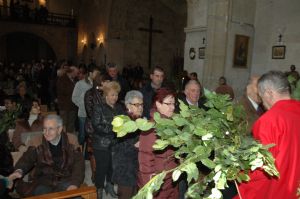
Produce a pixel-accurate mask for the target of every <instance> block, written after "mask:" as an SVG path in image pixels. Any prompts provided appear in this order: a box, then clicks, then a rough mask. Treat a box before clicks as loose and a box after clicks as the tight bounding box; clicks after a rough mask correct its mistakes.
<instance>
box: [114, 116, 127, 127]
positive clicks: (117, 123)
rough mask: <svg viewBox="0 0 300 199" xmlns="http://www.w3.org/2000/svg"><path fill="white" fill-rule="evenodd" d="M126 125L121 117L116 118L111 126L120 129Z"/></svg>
mask: <svg viewBox="0 0 300 199" xmlns="http://www.w3.org/2000/svg"><path fill="white" fill-rule="evenodd" d="M123 123H124V120H123V119H122V117H120V116H116V117H114V119H113V121H112V122H111V124H112V125H113V126H114V127H120V126H122V125H123Z"/></svg>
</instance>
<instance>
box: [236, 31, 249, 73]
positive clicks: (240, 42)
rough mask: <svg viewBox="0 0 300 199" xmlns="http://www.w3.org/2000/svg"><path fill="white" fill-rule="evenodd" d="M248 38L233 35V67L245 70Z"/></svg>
mask: <svg viewBox="0 0 300 199" xmlns="http://www.w3.org/2000/svg"><path fill="white" fill-rule="evenodd" d="M249 39H250V37H248V36H246V35H235V41H234V56H233V66H234V67H241V68H247V64H248V48H249Z"/></svg>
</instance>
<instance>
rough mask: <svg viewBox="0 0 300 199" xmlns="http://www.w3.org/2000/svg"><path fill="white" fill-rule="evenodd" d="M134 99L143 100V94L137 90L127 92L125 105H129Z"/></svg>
mask: <svg viewBox="0 0 300 199" xmlns="http://www.w3.org/2000/svg"><path fill="white" fill-rule="evenodd" d="M134 98H139V99H141V100H143V94H142V93H141V92H140V91H138V90H131V91H128V92H127V93H126V95H125V105H127V104H130V103H131V102H132V100H133V99H134Z"/></svg>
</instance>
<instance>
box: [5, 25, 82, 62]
mask: <svg viewBox="0 0 300 199" xmlns="http://www.w3.org/2000/svg"><path fill="white" fill-rule="evenodd" d="M0 27H1V29H0V38H1V37H2V36H5V35H7V34H10V33H14V32H25V33H32V34H35V35H37V36H38V37H41V38H43V39H44V40H45V41H46V42H47V43H48V44H49V46H50V47H52V49H53V51H54V52H55V55H56V58H57V59H58V60H60V59H70V60H74V61H76V48H77V46H76V41H77V32H76V29H75V28H68V27H59V26H49V25H38V24H26V25H24V23H17V22H5V21H0Z"/></svg>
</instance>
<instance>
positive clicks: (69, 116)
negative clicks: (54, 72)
mask: <svg viewBox="0 0 300 199" xmlns="http://www.w3.org/2000/svg"><path fill="white" fill-rule="evenodd" d="M77 76H78V68H77V67H75V66H71V67H70V68H69V69H67V73H66V74H64V75H63V76H61V77H59V78H58V79H57V82H56V92H57V103H58V109H59V114H60V116H61V117H62V119H63V121H64V125H65V130H66V132H68V133H74V132H75V121H76V118H77V112H78V110H77V106H76V105H75V104H74V103H73V102H72V93H73V90H74V87H75V83H76V78H77Z"/></svg>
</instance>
